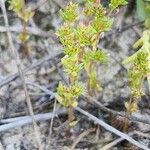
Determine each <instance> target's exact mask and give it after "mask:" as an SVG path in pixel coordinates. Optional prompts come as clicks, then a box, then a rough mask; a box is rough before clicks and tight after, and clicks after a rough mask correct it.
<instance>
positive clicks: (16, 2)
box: [9, 0, 23, 13]
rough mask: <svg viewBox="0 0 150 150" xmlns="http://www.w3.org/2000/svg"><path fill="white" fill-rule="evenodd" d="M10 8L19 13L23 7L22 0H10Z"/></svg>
mask: <svg viewBox="0 0 150 150" xmlns="http://www.w3.org/2000/svg"><path fill="white" fill-rule="evenodd" d="M9 4H10V7H9V9H10V10H13V11H14V12H16V13H18V12H19V11H21V9H22V8H23V3H22V1H21V0H10V1H9Z"/></svg>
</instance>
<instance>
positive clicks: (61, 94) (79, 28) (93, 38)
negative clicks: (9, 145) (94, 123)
mask: <svg viewBox="0 0 150 150" xmlns="http://www.w3.org/2000/svg"><path fill="white" fill-rule="evenodd" d="M84 2H85V7H84V9H83V11H82V13H83V14H82V17H83V16H84V18H86V19H87V22H86V21H85V22H84V21H83V22H81V21H80V17H79V14H78V4H76V3H72V2H71V3H69V5H68V6H67V7H66V9H65V10H63V11H62V10H61V11H60V14H61V16H62V18H63V20H64V24H63V25H62V26H61V27H60V28H59V30H58V31H57V35H58V36H59V38H60V41H61V43H62V44H63V48H64V53H65V54H66V55H65V56H64V57H63V58H62V60H61V62H62V64H63V66H64V70H65V72H66V73H67V74H68V78H69V82H70V85H68V86H65V85H63V84H62V83H60V84H59V86H58V89H57V92H58V101H59V102H60V103H61V104H63V105H64V106H67V107H75V106H76V105H77V104H78V102H77V99H78V97H79V96H80V95H81V94H83V92H84V91H85V90H86V88H87V89H88V90H89V91H91V90H94V91H98V90H101V89H102V88H101V84H100V82H99V81H98V79H97V73H96V71H95V70H96V68H95V67H96V63H97V62H100V63H106V62H107V55H106V54H105V53H104V51H102V50H99V49H98V48H97V44H98V42H99V37H100V35H101V33H102V32H105V31H109V30H110V29H111V27H112V23H113V21H112V19H110V18H109V17H108V16H107V14H108V12H110V11H108V12H107V9H106V8H104V7H103V6H102V5H101V4H99V3H98V2H97V1H96V0H84ZM116 4H117V5H116ZM124 4H125V2H124V1H122V3H121V1H119V3H116V1H112V6H113V8H114V7H116V8H118V6H119V5H124ZM83 70H86V72H87V76H88V83H87V87H86V88H85V86H84V84H83V83H80V84H79V80H80V78H79V75H80V73H81V72H82V71H83ZM83 87H84V88H83ZM89 87H90V89H89ZM89 91H88V92H89ZM88 94H89V93H88Z"/></svg>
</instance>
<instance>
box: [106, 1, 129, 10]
mask: <svg viewBox="0 0 150 150" xmlns="http://www.w3.org/2000/svg"><path fill="white" fill-rule="evenodd" d="M126 4H127V1H126V0H111V2H110V4H109V7H110V8H111V10H116V9H117V8H118V7H119V6H122V5H126Z"/></svg>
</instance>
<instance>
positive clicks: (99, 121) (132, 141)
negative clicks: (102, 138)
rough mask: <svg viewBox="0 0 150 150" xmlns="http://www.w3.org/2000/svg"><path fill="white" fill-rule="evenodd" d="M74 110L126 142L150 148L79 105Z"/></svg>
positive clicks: (146, 148) (145, 149) (147, 149)
mask: <svg viewBox="0 0 150 150" xmlns="http://www.w3.org/2000/svg"><path fill="white" fill-rule="evenodd" d="M75 110H76V111H78V112H80V113H81V114H83V115H85V116H87V117H88V118H89V119H90V120H92V121H93V122H95V123H97V124H99V125H100V126H102V127H104V128H105V129H106V130H108V131H110V132H112V133H114V134H116V135H118V136H120V137H122V138H123V139H126V140H127V141H128V142H130V143H132V144H134V145H136V146H137V147H139V148H142V149H144V150H150V149H149V148H148V147H146V146H144V145H142V144H141V143H139V142H138V141H136V140H134V139H133V138H131V137H130V136H129V135H127V134H125V133H122V132H121V131H119V130H117V129H115V128H114V127H112V126H110V125H109V124H107V123H105V122H104V121H102V120H100V119H98V118H97V117H95V116H93V115H91V114H90V113H88V112H87V111H84V110H83V109H81V108H80V107H76V108H75Z"/></svg>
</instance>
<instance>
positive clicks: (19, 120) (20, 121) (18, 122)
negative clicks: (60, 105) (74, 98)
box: [0, 109, 67, 132]
mask: <svg viewBox="0 0 150 150" xmlns="http://www.w3.org/2000/svg"><path fill="white" fill-rule="evenodd" d="M66 113H67V111H66V110H65V109H63V110H60V111H57V112H56V113H55V114H53V113H45V114H38V115H34V119H35V121H40V122H41V121H46V120H49V119H51V118H52V117H53V116H54V117H57V116H59V115H63V114H66ZM0 123H7V124H4V125H1V126H0V132H4V131H8V130H10V129H13V128H17V127H21V126H24V125H28V124H31V123H32V118H31V117H30V116H24V117H16V118H10V119H2V120H1V121H0Z"/></svg>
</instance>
